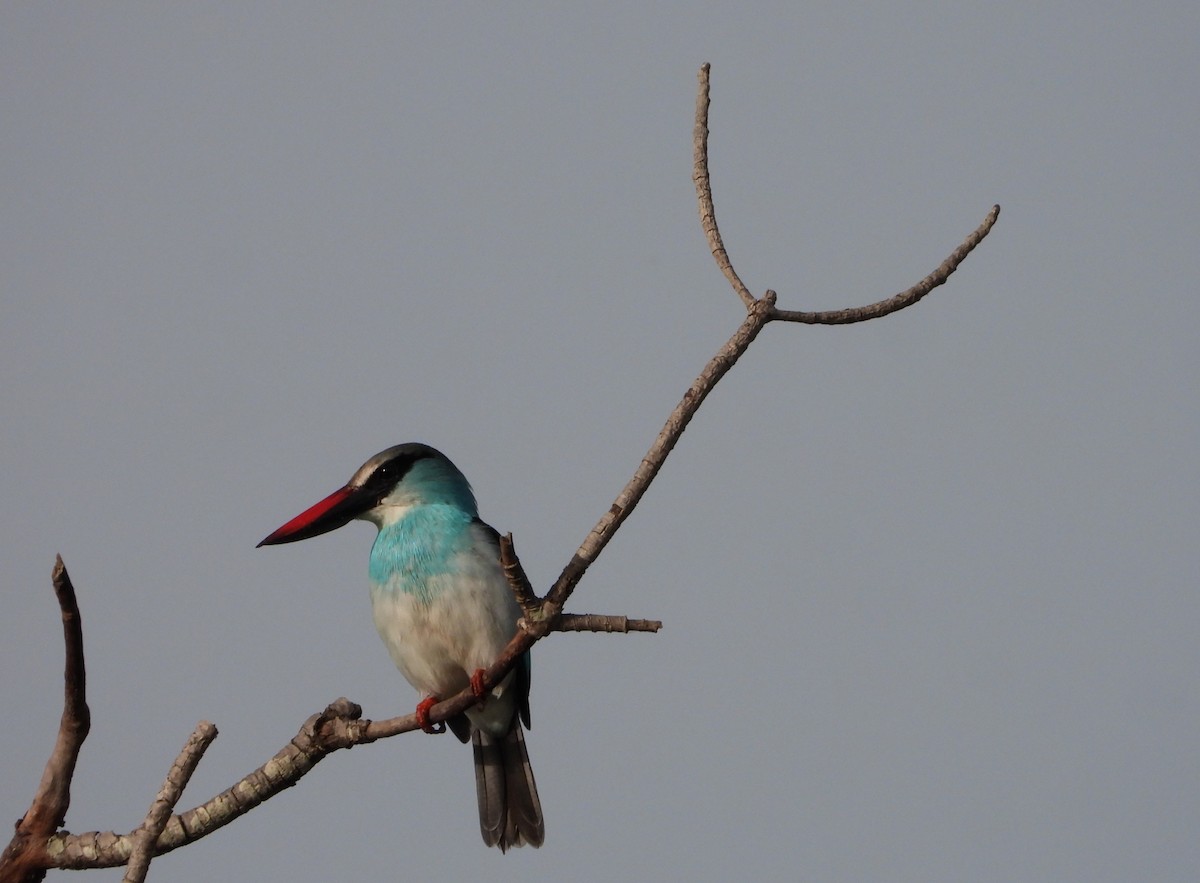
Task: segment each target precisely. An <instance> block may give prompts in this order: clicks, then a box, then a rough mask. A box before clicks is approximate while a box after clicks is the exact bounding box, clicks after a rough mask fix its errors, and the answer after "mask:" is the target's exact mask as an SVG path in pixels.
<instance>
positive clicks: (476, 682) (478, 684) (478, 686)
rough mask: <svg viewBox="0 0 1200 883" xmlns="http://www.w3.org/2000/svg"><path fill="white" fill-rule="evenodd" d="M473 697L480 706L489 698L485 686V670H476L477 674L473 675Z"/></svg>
mask: <svg viewBox="0 0 1200 883" xmlns="http://www.w3.org/2000/svg"><path fill="white" fill-rule="evenodd" d="M471 695H472V696H474V697H475V699H476V701H478V702H479V704H480V705H483V701H484V699H486V698H487V690H486V688H485V687H484V686H483V669H482V668H477V669H475V674H473V675H471Z"/></svg>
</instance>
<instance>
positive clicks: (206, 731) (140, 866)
mask: <svg viewBox="0 0 1200 883" xmlns="http://www.w3.org/2000/svg"><path fill="white" fill-rule="evenodd" d="M215 738H217V728H216V727H214V726H213V725H212V724H210V723H209V722H208V721H200V723H198V724H196V729H195V730H193V731H192V735H191V736H189V737H188V740H187V743H186V744H185V745H184V746H183V750H182V751H181V752H179V756H178V757H176V758H175V763H173V764H171V769H170V771H168V773H167V778H166V780H165V781H163V786H162V788H161V789H159V792H158V796H157V797H155V798H154V802H153V803H152V804H150V811H149V812H148V813H146V820H145V821H144V822H142V826H141V828H139V829H138V830H136V831H134V832H133V833H132V834H131V835H130V837H131V839H132V840H133V851H132V853H131V854H130V856H129V866H128V867H127V868H126V870H125V878H124V881H123V883H143V881H144V880H145V879H146V872H147V871H148V870H150V859H152V858H153V857H154V854H155V849H154V847H155V844H156V843H158V838H159V836H160V835H161V834H162V832H163V828H165V827H166V825H167V820H168V819H170V817H171V810H173V809H174V808H175V804H176V803H178V802H179V797H180V795H182V794H183V789H184V788H185V787H187V783H188V780H189V779H191V778H192V773H194V772H195V771H196V765H197V764H198V763H200V758H201V757H203V756H204V752H205V751H206V750H207V749H208V746H209V745H211V744H212V741H213V739H215Z"/></svg>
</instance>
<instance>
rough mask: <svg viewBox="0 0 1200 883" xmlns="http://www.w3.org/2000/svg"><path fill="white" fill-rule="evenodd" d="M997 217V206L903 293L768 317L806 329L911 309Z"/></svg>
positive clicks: (936, 284) (791, 311)
mask: <svg viewBox="0 0 1200 883" xmlns="http://www.w3.org/2000/svg"><path fill="white" fill-rule="evenodd" d="M999 217H1000V206H998V205H994V206H992V210H991V211H990V212H988V214H987V217H986V218H984V219H983V223H982V224H980V225H979V226H978V227H976V228H975V230H974V231H973V232H972V233H971V235H970V236H968V237H967V238H966V239H965V240H963V243H962V245H960V246H959V247H958V248H956V249H954V251H953V252H951V253H950V256H949V257H948V258H946V259H945V260H944V261H942V262H941V264H939V265H938V267H937V269H936V270H934V271H933V272H932V273H930V274H929V275H928V276H926V277H925V278H924V279H922V280H921V281H920V282H918V283H917V284H916V285H914V286H913V287H912V288H909V289H907V290H906V291H902V292H900V293H899V294H897V295H894V296H892V297H889V298H887V299H886V300H881V301H879V302H878V303H873V304H867V306H865V307H851V308H849V309H845V310H823V311H821V312H816V313H806V312H803V311H801V310H779V309H777V310H775V311H774V313H772V314H771V318H772V319H778V320H779V321H781V322H802V323H804V324H806V325H849V324H850V323H852V322H865V321H866V320H868V319H878V318H880V317H882V316H886V315H887V314H888V313H894V312H896V311H897V310H902V309H904V308H905V307H911V306H912V305H913V304H915V303H916V302H917V301H919V300H920V299H921V298H923V297H924V296H925V295H927V294H929V292H931V291H933V289H935V288H937V287H938V286H939V285H941V284H942V283H944V282H945V281H946V280H947V279H949V278H950V274H951V273H953V272H954V271H955V270H957V269H958V265H959V264H961V263H962V262H963V259H964V258H966V256H967V255H969V254H970V253H971V252H972V251H973V250H974V248H975V246H977V245H978V244H979V243H981V242H983V239H984V237H985V236H987V235H988V233H990V232H991V230H992V226H993V225H994V224H995V223H996V219H997V218H999Z"/></svg>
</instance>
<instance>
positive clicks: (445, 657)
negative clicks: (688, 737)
mask: <svg viewBox="0 0 1200 883" xmlns="http://www.w3.org/2000/svg"><path fill="white" fill-rule="evenodd" d="M355 519H360V520H363V521H369V522H371V523H372V524H374V525H375V526H376V528H378V534H377V535H376V537H375V543H374V545H373V546H372V547H371V557H370V563H369V568H368V573H369V583H370V595H371V610H372V614H373V616H374V619H375V627H376V629H377V630H378V631H379V636H380V637H381V638H382V639H383V642H384V644H385V645H386V646H387V649H388V652H389V653H390V654H391V657H392V661H393V662H395V664H396V667H397V668H398V669H400V673H401V674H403V675H404V677H405V678H406V679H407V680H408V682H409V683H410V684H412V686H413V687H415V688H416V689H417V691H418V692H419V693H421V694H422V699H421V701H420V702H419V703H418V704H417V719H418V722H419V723H420V724H421V727H422V729H424V730H425V731H426V732H438V730H436V729H435V728H433V727H432V726H431V724H430V722H429V709H430V708H431V707H432V706H433V705H434V704H435V703H437V702H438V701H439V700H440V699H441V698H444V697H449V696H452V695H454V694H456V693H458V692H460V691H461V690H463V689H464V688H466V687H468V686H470V687H471V688H472V689H473V690H474V692H475V695H476V696H477V697H480V698H481V700H482V703H481V704H480V705H477V706H474V707H472V708H469V709H467V711H466V712H464V713H463V714H461V715H457V716H456V717H454V718H451V719H450V720H448V721H447V722H446V723H447V724H448V725H449V728H450V729H451V731H453V733H454V734H455V735H456V736H457V737H458V739H459V740H460V741H462V742H467V741H470V742H471V746H472V749H473V754H474V759H475V786H476V794H477V796H478V799H479V828H480V832H481V833H482V835H483V841H484V843H486V844H487V845H488V846H497V847H499V848H500V851H501V852H504V851H506V850H507V849H508V848H509V847H514V846H523V845H526V844H528V845H529V846H533V847H538V846H541V845H542V841H543V839H544V837H545V823H544V821H543V818H542V805H541V801H540V799H539V798H538V792H537V785H536V783H535V782H534V778H533V770H532V768H531V767H530V765H529V753H528V751H527V750H526V747H525V736H524V733H523V729H522V725H524V727H525V728H528V727H529V726H530V722H529V683H530V661H529V653H528V652H526V653H525V654H524V655H523V656H522V658H521V659H520V660H518V662H517V664H516V665H515V666H514V667H513V669H512V670H511V671H509V673H508V674H507V675H506V676H505V677H504V679H503V680H502V681H501V682H500V683H499V684H498V685H496V686H495V687H493V688H492V690H491V691H490V692H488V693H487V694H486V695H485V694H484V693H483V685H482V682H481V681H480V680H479V678H480V677H481V676H482V674H483V669H485V668H487V667H488V666H489V665H491V664H492V663H493V662H495V661H496V659H497V658H498V657H499V656H500V654H501V651H502V650H503V649H504V647H505V646H506V645H507V644H508V642H509V641H510V640H511V639H512V637H513V635H514V634H516V630H517V620H518V619H519V618H520V616H521V608H520V607H519V605H518V604H517V601H516V599H515V597H514V596H513V593H512V590H511V589H510V588H509V585H508V582H507V580H506V579H505V576H504V571H503V569H502V567H501V564H500V535H499V533H497V532H496V530H495V528H493V527H491V526H490V525H488V524H486V523H484V522H483V521H482V520H480V518H479V511H478V506H477V504H476V502H475V494H474V492H473V491H472V490H471V485H470V484H469V483H468V482H467V479H466V477H465V476H464V475H463V474H462V472H460V471H459V469H458V467H456V466H455V465H454V464H453V463H452V462H451V461H450V459H449V458H448V457H446V455H444V454H443V453H441V452H440V451H438V450H437V449H435V448H432V447H430V446H429V445H425V444H420V443H416V442H409V443H407V444H401V445H395V446H393V447H390V448H388V449H386V450H384V451H380V452H379V453H378V454H376V455H375V456H374V457H371V458H370V459H369V460H367V462H365V463H364V464H363V465H362V466H360V467H359V469H358V471H356V472H355V473H354V475H353V476H352V477H351V478H350V481H348V482H347V483H346V484H345V486H343V487H341V488H340V489H338V490H336V491H334V492H333V493H332V494H330V495H329V496H328V497H326V498H325V499H323V500H321V501H320V502H319V503H317V504H316V505H314V506H312V507H310V508H309V509H307V510H305V511H304V512H303V513H301V514H300V515H297V516H296V517H295V518H293V519H292V520H291V521H289V522H287V523H286V524H284V525H283V526H282V527H280V528H279V529H278V530H276V531H275V532H274V533H271V534H270V535H268V536H267V537H266V538H265V539H264V540H263V541H262V542H260V543H259V544H258V545H259V546H260V547H261V546H273V545H279V544H282V543H293V542H296V541H298V540H306V539H309V538H310V537H315V536H319V535H320V534H323V533H328V532H329V531H332V530H336V529H337V528H339V527H342V526H343V525H346V524H348V523H350V522H351V521H352V520H355Z"/></svg>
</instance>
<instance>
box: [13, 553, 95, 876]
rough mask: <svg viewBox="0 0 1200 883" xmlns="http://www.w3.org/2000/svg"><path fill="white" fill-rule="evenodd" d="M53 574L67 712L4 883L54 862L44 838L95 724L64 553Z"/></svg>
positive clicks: (61, 810)
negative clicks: (59, 613)
mask: <svg viewBox="0 0 1200 883" xmlns="http://www.w3.org/2000/svg"><path fill="white" fill-rule="evenodd" d="M50 579H51V581H52V582H53V584H54V594H55V596H56V597H57V598H58V607H59V610H60V612H61V614H62V623H63V640H64V642H65V644H66V670H65V672H64V674H63V681H64V688H63V692H64V697H63V713H62V718H61V719H60V721H59V724H58V738H57V739H56V740H55V743H54V750H53V751H52V752H51V754H50V759H49V760H48V761H46V768H45V770H44V771H43V772H42V781H41V783H40V784H39V785H38V790H37V793H36V794H35V795H34V798H33V804H32V806H30V807H29V810H28V812H26V813H25V815H24V817H23V818H22V819H21V820H20V821H19V822H17V825H16V831H15V832H14V833H13V838H12V840H11V841H10V842H9V844H8V846H7V847H6V848H5V850H4V852H3V854H0V883H17V881H26V880H40V879H42V877H43V876H44V869H45V868H47V867H50V866H51V865H50V862H49V860H48V856H47V854H46V848H45V847H46V840H47V838H48V837H50V835H51V834H53V833H54V832H55V831H56V830H57V829H58V828H60V827H62V825H63V823H64V822H65V821H66V818H67V808H68V807H69V806H70V805H71V780H72V778H73V777H74V775H75V763H76V761H77V760H78V759H79V749H80V748H81V747H82V746H83V741H84V739H86V738H87V734H88V730H89V729H90V727H91V712H90V711H89V710H88V706H87V671H86V667H85V666H84V659H83V622H82V620H81V618H80V615H79V604H78V602H77V601H76V600H75V587H74V586H73V585H72V584H71V577H70V574H68V573H67V567H66V565H65V564H63V560H62V556H61V555H59V556H57V557H56V558H55V560H54V570H53V571H52V572H51V576H50Z"/></svg>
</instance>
